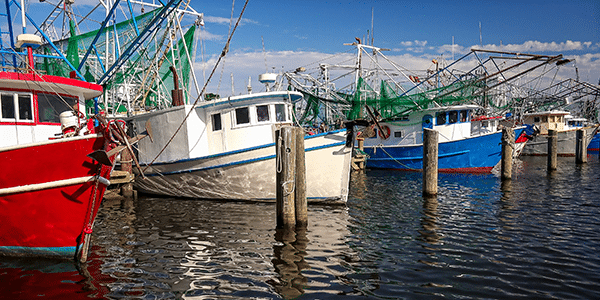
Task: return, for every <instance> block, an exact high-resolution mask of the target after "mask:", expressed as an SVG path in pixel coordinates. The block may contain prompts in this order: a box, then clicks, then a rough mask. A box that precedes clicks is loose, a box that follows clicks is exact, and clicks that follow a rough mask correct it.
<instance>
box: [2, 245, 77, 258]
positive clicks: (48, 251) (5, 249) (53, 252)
mask: <svg viewBox="0 0 600 300" xmlns="http://www.w3.org/2000/svg"><path fill="white" fill-rule="evenodd" d="M76 250H77V247H20V246H0V255H5V256H27V257H29V256H35V257H56V258H73V257H75V251H76Z"/></svg>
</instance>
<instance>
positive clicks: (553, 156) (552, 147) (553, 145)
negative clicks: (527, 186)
mask: <svg viewBox="0 0 600 300" xmlns="http://www.w3.org/2000/svg"><path fill="white" fill-rule="evenodd" d="M557 147H558V132H557V131H556V130H553V129H549V130H548V172H552V171H555V170H556V168H557V162H558V160H557V155H558V153H557V151H558V149H557Z"/></svg>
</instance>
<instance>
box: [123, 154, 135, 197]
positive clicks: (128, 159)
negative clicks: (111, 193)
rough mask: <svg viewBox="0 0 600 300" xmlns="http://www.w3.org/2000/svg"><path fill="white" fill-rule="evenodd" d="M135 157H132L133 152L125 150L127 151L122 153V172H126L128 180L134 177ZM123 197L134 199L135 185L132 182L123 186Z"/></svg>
mask: <svg viewBox="0 0 600 300" xmlns="http://www.w3.org/2000/svg"><path fill="white" fill-rule="evenodd" d="M132 163H133V157H132V156H131V152H130V151H128V150H127V149H125V151H122V152H121V171H123V172H125V173H126V174H127V175H126V178H130V177H132V175H131V174H132V173H131V172H132V169H133V168H132V166H133V164H132ZM121 195H122V196H124V197H128V198H132V197H133V196H134V190H133V183H132V182H131V181H129V182H126V183H125V184H123V186H121Z"/></svg>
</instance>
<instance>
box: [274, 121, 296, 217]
mask: <svg viewBox="0 0 600 300" xmlns="http://www.w3.org/2000/svg"><path fill="white" fill-rule="evenodd" d="M275 147H276V158H275V161H276V170H277V175H276V184H277V188H276V207H277V208H276V211H277V228H294V227H295V225H296V212H295V210H296V209H295V200H294V198H295V191H294V189H295V180H294V176H295V168H296V131H295V130H294V127H292V126H283V127H281V128H280V129H278V130H277V131H275Z"/></svg>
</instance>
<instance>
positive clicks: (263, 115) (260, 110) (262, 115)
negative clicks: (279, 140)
mask: <svg viewBox="0 0 600 300" xmlns="http://www.w3.org/2000/svg"><path fill="white" fill-rule="evenodd" d="M256 116H257V117H258V122H267V121H269V106H268V105H259V106H257V107H256Z"/></svg>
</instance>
